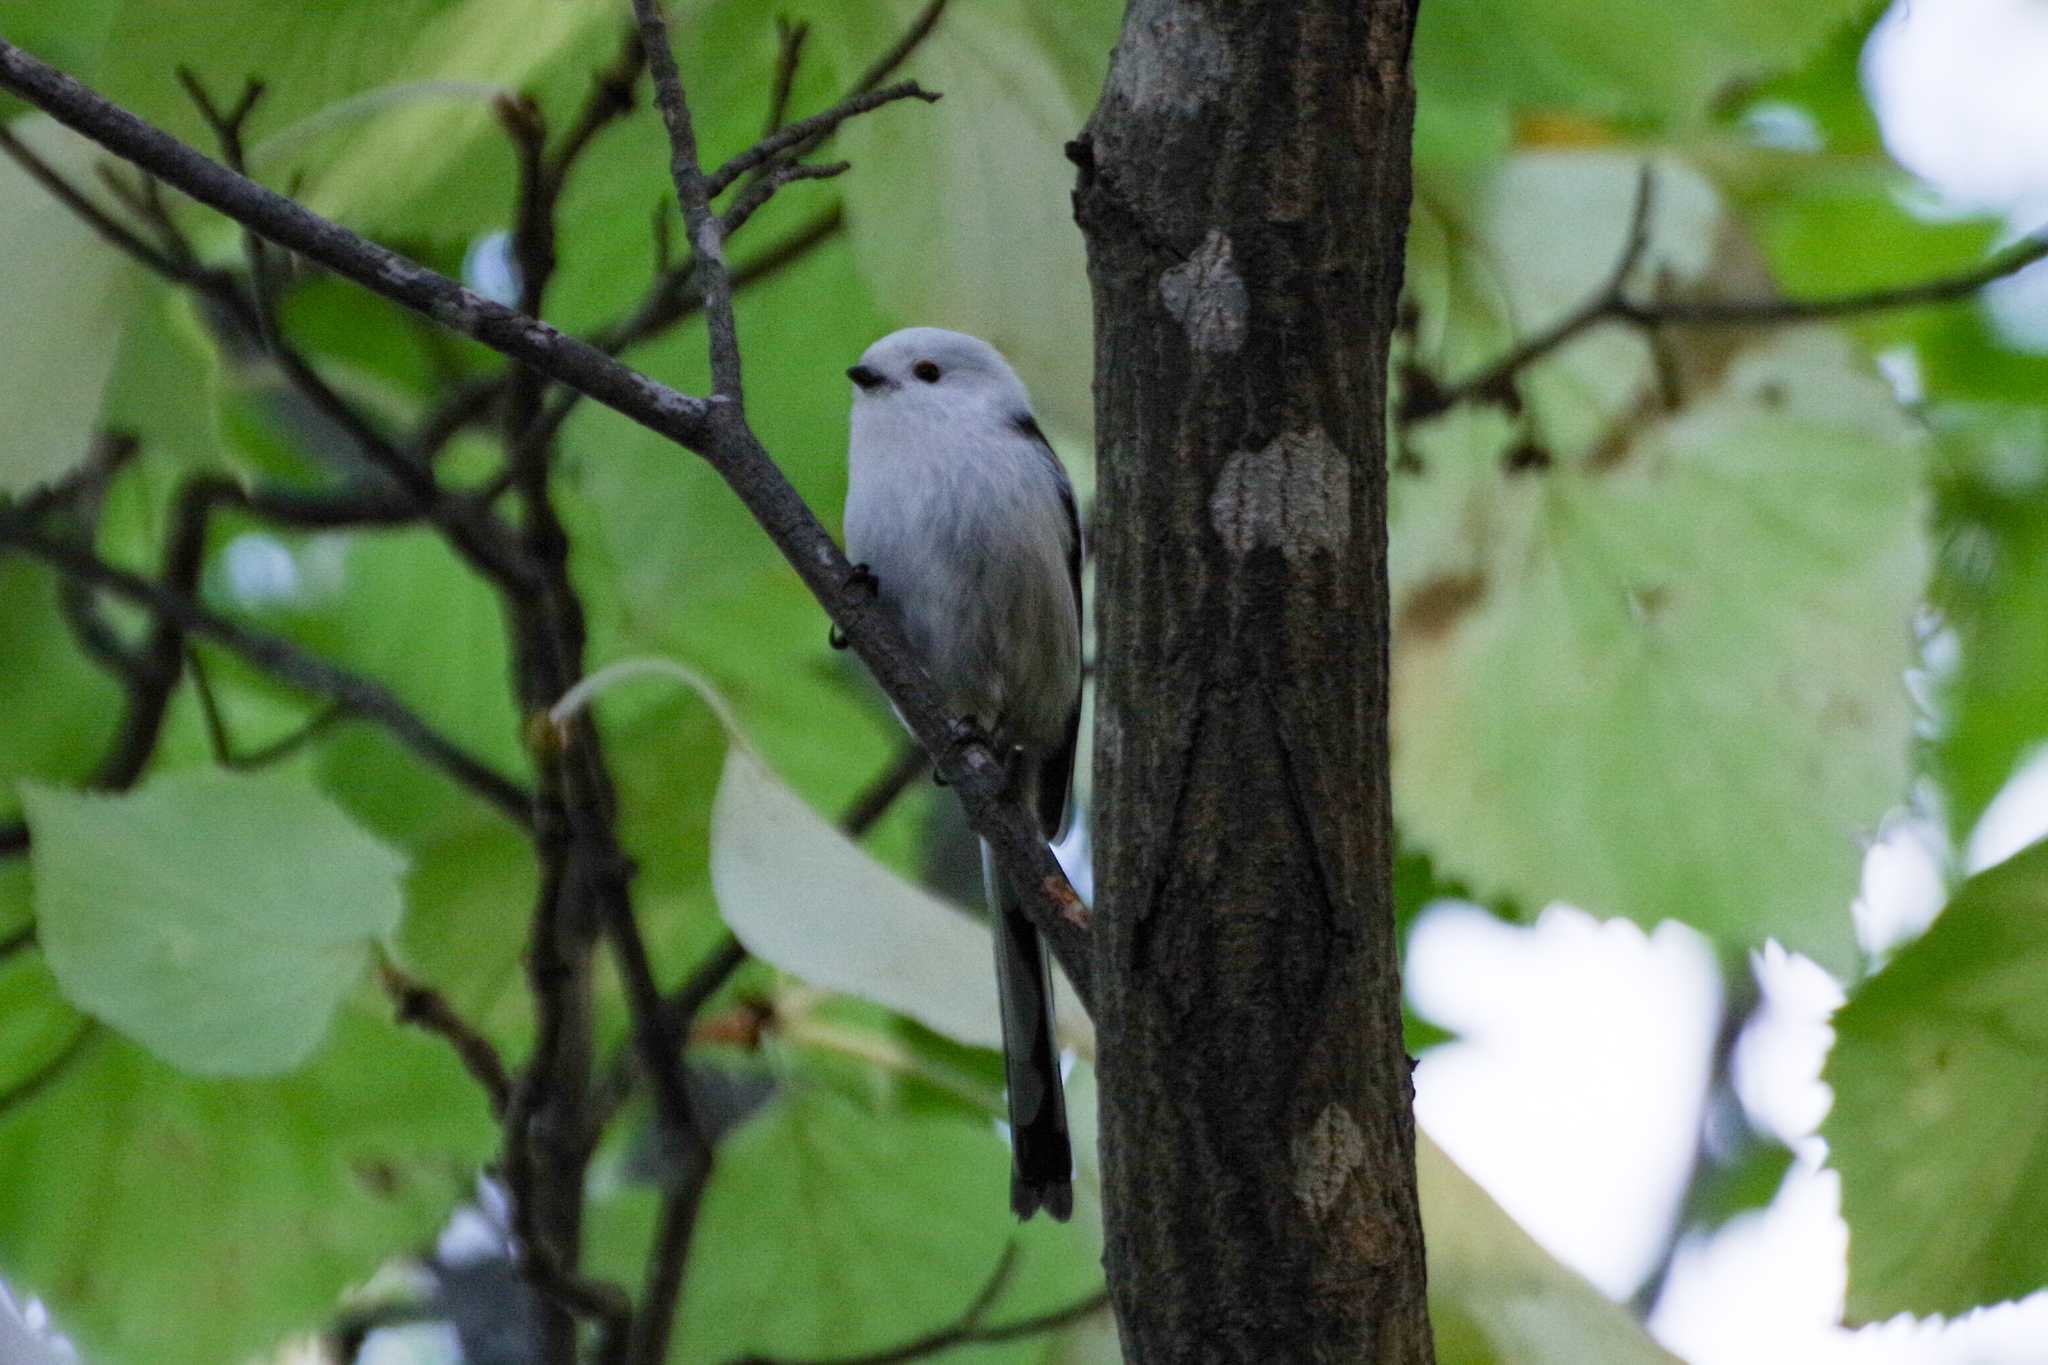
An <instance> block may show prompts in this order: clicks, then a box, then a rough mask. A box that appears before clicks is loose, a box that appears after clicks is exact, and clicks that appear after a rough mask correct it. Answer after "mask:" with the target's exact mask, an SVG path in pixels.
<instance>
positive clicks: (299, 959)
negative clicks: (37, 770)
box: [23, 770, 405, 1076]
mask: <svg viewBox="0 0 2048 1365" xmlns="http://www.w3.org/2000/svg"><path fill="white" fill-rule="evenodd" d="M23 795H24V796H25V797H26V800H27V807H28V822H29V830H30V833H31V834H32V835H33V836H34V843H33V844H32V845H31V847H30V850H29V856H30V859H31V860H32V867H33V869H34V874H35V906H36V932H37V936H38V940H39V942H40V943H41V944H42V947H43V950H44V951H45V952H46V953H48V955H49V960H50V966H51V968H52V969H53V970H54V971H55V972H56V975H57V980H58V982H59V984H60V985H62V987H63V989H64V994H65V995H66V996H67V997H68V998H69V999H70V1000H71V1002H72V1003H73V1004H75V1005H77V1006H78V1007H79V1008H80V1009H82V1010H84V1011H86V1012H87V1013H88V1014H91V1015H94V1016H96V1017H98V1018H100V1019H103V1020H105V1021H106V1022H107V1023H109V1024H112V1025H113V1026H114V1027H115V1028H117V1029H119V1030H121V1032H123V1033H125V1034H127V1035H128V1036H129V1037H131V1038H133V1039H135V1040H136V1041H137V1042H140V1043H141V1044H143V1046H145V1047H147V1048H148V1049H149V1050H150V1051H151V1052H153V1053H155V1054H156V1055H157V1056H159V1057H161V1058H163V1059H164V1060H165V1061H167V1062H169V1063H171V1064H172V1065H173V1066H176V1067H178V1068H180V1069H182V1070H185V1071H189V1072H192V1073H194V1074H196V1075H207V1076H264V1075H275V1074H277V1073H280V1072H283V1071H288V1070H290V1069H291V1068H293V1067H295V1066H297V1065H298V1064H299V1063H301V1062H303V1061H304V1060H305V1059H306V1057H307V1056H308V1055H310V1054H311V1053H312V1052H313V1050H314V1049H315V1048H316V1047H318V1046H319V1044H320V1040H321V1039H322V1038H323V1037H324V1036H325V1035H326V1033H327V1029H328V1024H329V1021H330V1020H331V1019H332V1017H333V1015H334V1011H335V1010H336V1009H337V1008H338V1007H339V1006H340V1004H341V1002H342V1000H343V998H344V997H345V996H346V995H347V994H348V993H349V991H350V990H351V989H353V988H354V987H355V985H356V984H357V983H358V982H359V981H360V979H361V977H362V974H363V970H364V967H365V966H366V964H367V963H368V960H369V954H370V948H371V945H372V944H373V943H374V942H375V941H376V940H378V939H380V938H383V937H386V936H388V935H389V934H390V933H391V932H392V931H393V930H395V929H396V928H397V927H398V920H399V915H400V913H401V909H402V906H401V902H400V898H399V879H400V877H401V875H402V874H403V872H404V870H405V864H404V862H403V860H402V859H400V858H399V857H398V855H396V854H395V853H393V852H392V851H391V850H390V849H388V848H386V847H385V846H384V845H382V844H380V843H378V842H377V841H376V840H375V839H372V838H371V837H370V836H369V835H367V834H365V833H364V832H363V831H362V830H361V829H360V828H358V827H357V826H356V825H355V824H353V823H352V822H351V821H350V820H349V819H348V817H347V816H345V815H343V814H342V812H341V811H340V810H338V809H336V808H335V807H334V805H333V804H332V803H331V802H329V801H328V800H327V799H326V798H325V797H323V796H321V795H320V794H319V793H318V792H317V791H316V790H315V789H314V788H313V786H312V784H311V783H310V782H308V781H307V780H306V779H305V778H304V777H303V776H301V775H299V774H297V773H294V772H290V771H279V772H273V773H262V774H255V775H250V776H232V775H228V774H225V773H220V772H211V771H205V770H200V771H196V772H186V773H176V774H172V775H170V776H166V777H160V778H158V779H156V780H155V781H153V782H151V783H149V784H148V785H147V786H145V787H142V788H139V789H137V790H135V791H133V792H130V793H127V794H125V795H121V796H108V795H99V794H94V793H80V792H68V791H62V790H59V789H56V788H52V787H39V786H29V787H26V788H24V791H23Z"/></svg>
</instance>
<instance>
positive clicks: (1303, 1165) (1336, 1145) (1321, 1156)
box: [1294, 1104, 1365, 1222]
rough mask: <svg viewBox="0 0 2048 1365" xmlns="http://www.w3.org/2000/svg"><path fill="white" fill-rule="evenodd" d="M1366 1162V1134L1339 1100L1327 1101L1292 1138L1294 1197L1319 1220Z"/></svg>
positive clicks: (1325, 1214) (1327, 1214)
mask: <svg viewBox="0 0 2048 1365" xmlns="http://www.w3.org/2000/svg"><path fill="white" fill-rule="evenodd" d="M1364 1163H1365V1134H1364V1133H1362V1132H1360V1131H1359V1128H1358V1121H1357V1120H1356V1119H1354V1118H1352V1117H1351V1115H1350V1114H1348V1113H1346V1112H1345V1110H1344V1107H1343V1106H1342V1105H1339V1104H1326V1105H1324V1106H1323V1110H1322V1112H1321V1113H1319V1114H1317V1115H1316V1117H1315V1122H1314V1123H1312V1124H1310V1125H1309V1128H1308V1131H1306V1132H1304V1133H1299V1134H1296V1135H1295V1139H1294V1197H1295V1198H1296V1199H1299V1200H1300V1201H1301V1204H1302V1207H1303V1208H1305V1209H1307V1210H1308V1211H1309V1215H1310V1216H1311V1217H1313V1218H1315V1219H1316V1220H1317V1221H1318V1222H1320V1221H1321V1220H1322V1219H1324V1218H1326V1217H1328V1216H1329V1213H1330V1211H1331V1210H1332V1209H1334V1208H1336V1207H1337V1205H1338V1202H1339V1201H1340V1200H1342V1199H1343V1197H1344V1187H1345V1186H1346V1185H1348V1184H1350V1183H1351V1175H1352V1173H1353V1172H1354V1171H1356V1170H1357V1169H1358V1168H1359V1167H1360V1166H1361V1165H1363V1164H1364Z"/></svg>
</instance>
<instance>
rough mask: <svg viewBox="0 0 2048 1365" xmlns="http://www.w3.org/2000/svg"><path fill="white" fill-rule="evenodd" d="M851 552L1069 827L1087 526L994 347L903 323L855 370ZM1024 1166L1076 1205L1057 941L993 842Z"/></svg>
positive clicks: (1057, 825)
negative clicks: (1006, 873)
mask: <svg viewBox="0 0 2048 1365" xmlns="http://www.w3.org/2000/svg"><path fill="white" fill-rule="evenodd" d="M846 374H847V377H848V378H850V379H851V380H853V383H854V394H853V436H852V441H851V444H850V445H849V447H848V451H847V462H848V466H849V479H848V484H847V490H846V551H847V554H848V556H849V557H850V558H851V559H852V560H853V561H854V562H855V563H856V564H858V565H860V566H862V567H863V568H864V569H866V570H867V571H868V572H869V573H870V574H872V575H873V578H874V582H875V588H876V592H877V594H878V596H879V601H880V603H881V605H882V608H883V609H884V610H885V611H887V612H889V613H890V614H891V615H892V616H894V617H895V618H896V621H897V622H898V624H900V625H901V626H902V628H903V632H904V634H905V635H906V636H907V637H908V638H909V641H910V645H911V648H912V649H914V650H915V651H917V653H918V655H919V657H920V658H921V659H922V660H923V662H924V666H925V668H926V669H927V670H928V671H929V672H930V673H931V676H932V681H933V682H934V683H936V684H937V685H938V690H939V695H940V697H941V699H942V700H943V702H944V704H945V705H946V706H947V707H948V708H949V709H950V710H951V711H952V712H953V714H955V715H957V716H960V717H962V718H963V719H965V720H968V721H971V722H972V723H973V724H974V725H976V726H978V727H979V728H980V729H981V731H982V732H983V733H984V734H986V735H987V736H988V738H989V740H990V742H991V744H992V745H993V746H994V747H995V749H996V752H997V753H998V754H1006V755H1008V756H1009V763H1010V781H1011V791H1012V793H1014V794H1016V795H1020V796H1023V797H1025V798H1027V799H1028V800H1030V802H1031V804H1032V808H1033V809H1034V810H1036V811H1037V813H1038V822H1039V826H1040V828H1041V829H1043V830H1044V832H1045V835H1046V837H1047V838H1048V839H1057V838H1059V836H1060V834H1061V833H1062V832H1063V830H1064V828H1065V825H1066V809H1067V791H1068V786H1069V784H1070V782H1071V780H1072V778H1073V771H1074V745H1075V740H1076V737H1077V735H1078V733H1079V729H1080V722H1081V527H1080V522H1079V520H1078V518H1077V517H1076V516H1075V512H1074V492H1073V487H1072V485H1070V484H1069V483H1068V481H1067V472H1066V470H1065V469H1064V468H1063V467H1062V466H1061V465H1060V461H1059V456H1057V455H1055V454H1054V453H1053V449H1052V447H1051V445H1049V444H1048V443H1047V442H1046V439H1045V434H1044V433H1043V432H1041V431H1040V430H1039V428H1038V422H1037V419H1036V418H1034V417H1033V416H1032V414H1031V397H1030V395H1029V394H1027V393H1026V392H1025V391H1024V385H1023V383H1022V382H1021V381H1020V380H1019V379H1018V378H1017V376H1016V374H1015V372H1013V371H1012V370H1011V369H1010V367H1009V365H1008V363H1007V362H1005V361H1004V359H1003V357H1002V356H1001V355H1000V354H999V353H997V351H996V349H995V347H993V346H991V345H989V344H988V343H987V342H985V341H982V340H980V339H978V338H976V337H971V336H966V335H963V334H962V333H959V332H947V331H941V330H940V329H938V328H936V327H911V328H907V329H905V330H903V331H900V332H892V333H891V334H890V335H888V336H885V337H883V338H882V339H881V340H880V341H877V342H876V343H875V344H874V345H872V346H870V347H868V349H867V353H866V354H865V355H863V356H861V358H860V363H859V364H858V365H855V366H853V367H852V368H851V369H849V370H848V371H847V372H846ZM981 857H982V873H983V878H984V881H985V882H986V884H987V887H988V893H989V898H990V911H991V914H992V915H993V918H994V925H993V927H994V930H995V940H996V984H997V988H998V995H999V997H1000V999H1001V1005H1002V1010H1001V1012H1002V1025H1003V1064H1004V1073H1005V1076H1006V1078H1007V1080H1008V1082H1009V1097H1010V1133H1011V1144H1012V1153H1013V1156H1014V1169H1013V1172H1012V1175H1011V1181H1010V1205H1011V1207H1012V1208H1013V1209H1015V1210H1016V1213H1017V1216H1018V1217H1019V1218H1029V1217H1030V1216H1031V1215H1032V1214H1033V1213H1035V1212H1037V1211H1038V1210H1039V1209H1041V1208H1042V1209H1044V1210H1045V1211H1046V1212H1047V1213H1048V1214H1050V1215H1051V1216H1052V1217H1054V1218H1056V1219H1060V1220H1065V1219H1066V1218H1067V1217H1068V1216H1069V1214H1071V1213H1072V1211H1073V1206H1074V1188H1073V1168H1074V1159H1073V1148H1072V1143H1071V1142H1070V1140H1069V1138H1068V1135H1067V1113H1066V1099H1065V1096H1064V1094H1063V1093H1062V1091H1061V1087H1060V1073H1059V1055H1058V1053H1057V1052H1056V1051H1055V1049H1054V1046H1053V1038H1052V989H1051V979H1050V968H1049V966H1048V964H1047V960H1046V952H1045V945H1044V944H1043V943H1042V942H1041V941H1040V939H1039V936H1038V931H1037V930H1036V929H1035V928H1033V927H1032V924H1031V921H1030V920H1029V919H1027V918H1026V917H1025V915H1024V912H1023V910H1022V908H1021V905H1022V902H1021V899H1020V898H1019V897H1018V896H1017V894H1016V892H1015V891H1014V889H1013V888H1012V887H1011V886H1010V885H1009V884H1008V882H1007V880H1006V879H1005V878H1004V877H1003V876H1002V874H1001V873H1000V872H999V871H997V869H996V867H995V865H994V861H993V859H992V858H991V857H990V855H989V850H988V846H987V845H986V844H983V845H982V851H981Z"/></svg>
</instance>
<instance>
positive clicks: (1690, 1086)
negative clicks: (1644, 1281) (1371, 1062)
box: [1407, 902, 1721, 1298]
mask: <svg viewBox="0 0 2048 1365" xmlns="http://www.w3.org/2000/svg"><path fill="white" fill-rule="evenodd" d="M1407 971H1408V981H1409V992H1410V995H1411V997H1412V998H1413V1000H1414V1002H1415V1007H1416V1009H1417V1010H1418V1011H1420V1012H1421V1013H1422V1014H1423V1015H1425V1016H1427V1017H1428V1018H1430V1019H1433V1020H1435V1021H1436V1022H1438V1023H1440V1024H1443V1025H1444V1026H1445V1027H1448V1028H1451V1029H1453V1030H1455V1031H1456V1032H1457V1033H1458V1034H1459V1035H1460V1037H1459V1039H1458V1041H1456V1042H1453V1043H1448V1044H1445V1045H1444V1046H1442V1047H1438V1048H1433V1049H1431V1050H1430V1052H1429V1054H1428V1055H1427V1056H1426V1057H1424V1058H1423V1060H1422V1065H1421V1066H1420V1067H1419V1068H1418V1069H1417V1070H1416V1073H1415V1090H1416V1098H1415V1109H1416V1114H1417V1116H1418V1117H1419V1118H1420V1119H1421V1121H1422V1124H1423V1126H1424V1127H1426V1128H1427V1129H1428V1130H1429V1132H1430V1134H1431V1135H1432V1136H1433V1137H1435V1138H1436V1140H1437V1141H1438V1142H1439V1143H1440V1144H1442V1146H1443V1147H1444V1149H1445V1150H1446V1151H1447V1152H1449V1153H1450V1155H1451V1157H1452V1159H1453V1160H1455V1161H1456V1162H1457V1163H1458V1164H1459V1165H1460V1166H1463V1167H1464V1168H1465V1169H1466V1170H1467V1171H1469V1172H1470V1173H1471V1174H1472V1176H1473V1177H1474V1178H1475V1179H1477V1180H1478V1181H1480V1183H1482V1184H1484V1185H1485V1186H1486V1188H1487V1190H1488V1191H1489V1192H1490V1193H1491V1194H1492V1195H1493V1196H1494V1197H1495V1198H1496V1199H1498V1200H1500V1202H1501V1204H1502V1205H1503V1206H1505V1207H1506V1209H1507V1211H1508V1212H1509V1213H1510V1214H1511V1215H1513V1216H1514V1218H1515V1220H1516V1221H1517V1222H1519V1223H1521V1224H1522V1226H1523V1227H1525V1228H1527V1229H1528V1230H1529V1232H1530V1233H1531V1234H1532V1235H1534V1236H1535V1238H1536V1239H1537V1240H1538V1241H1540V1242H1541V1243H1543V1245H1544V1246H1546V1247H1548V1248H1549V1249H1550V1250H1551V1251H1552V1252H1554V1253H1555V1254H1556V1255H1557V1256H1558V1257H1559V1258H1560V1259H1562V1260H1563V1261H1564V1262H1565V1263H1566V1264H1568V1265H1570V1266H1572V1267H1573V1268H1574V1269H1576V1270H1578V1271H1579V1272H1580V1273H1582V1274H1584V1275H1585V1276H1586V1277H1587V1278H1588V1279H1590V1280H1591V1281H1592V1282H1593V1283H1594V1284H1595V1285H1596V1286H1598V1287H1599V1288H1600V1289H1601V1290H1602V1291H1604V1292H1606V1293H1607V1294H1610V1295H1612V1296H1614V1297H1617V1298H1619V1297H1622V1296H1624V1295H1626V1294H1628V1293H1629V1292H1630V1291H1631V1290H1633V1289H1634V1288H1635V1286H1636V1283H1637V1282H1638V1281H1639V1280H1640V1279H1641V1278H1642V1276H1643V1275H1644V1273H1645V1272H1646V1271H1648V1270H1649V1269H1650V1266H1651V1263H1652V1261H1653V1260H1654V1259H1655V1257H1656V1255H1657V1253H1658V1250H1659V1249H1660V1247H1661V1246H1662V1243H1663V1238H1664V1236H1665V1230H1666V1228H1667V1227H1668V1225H1669V1220H1670V1218H1671V1217H1672V1216H1673V1214H1674V1212H1675V1207H1674V1206H1675V1201H1676V1200H1677V1198H1678V1196H1679V1193H1680V1187H1681V1185H1682V1183H1683V1181H1684V1179H1685V1176H1686V1171H1687V1164H1688V1162H1689V1160H1690V1157H1691V1154H1692V1151H1693V1147H1694V1143H1695V1139H1696V1135H1697V1134H1698V1132H1699V1124H1700V1118H1701V1115H1700V1101H1701V1098H1702V1096H1703V1095H1704V1093H1705V1090H1706V1084H1707V1068H1708V1064H1709V1050H1710V1048H1711V1046H1712V1043H1713V1036H1714V1028H1715V1024H1716V1021H1717V1018H1718V1015H1719V1011H1720V990H1721V985H1720V977H1719V974H1718V972H1717V971H1716V969H1715V967H1714V962H1713V956H1712V953H1711V952H1710V950H1709V949H1708V948H1707V946H1706V943H1705V941H1704V940H1703V939H1701V938H1700V936H1699V935H1698V934H1696V933H1694V932H1693V931H1692V930H1690V929H1687V928H1684V927H1682V926H1680V925H1676V924H1665V925H1662V926H1660V927H1659V928H1658V930H1657V931H1656V932H1655V933H1654V934H1649V935H1646V934H1644V933H1643V931H1642V930H1641V929H1639V928H1637V927H1636V926H1635V925H1634V924H1630V923H1628V922H1626V921H1618V920H1617V921H1610V922H1608V923H1605V924H1602V923H1600V922H1598V921H1596V920H1594V919H1593V918H1592V917H1591V916H1589V915H1586V914H1585V913H1583V912H1581V911H1578V910H1573V909H1569V908H1566V907H1562V906H1559V907H1553V908H1552V909H1550V910H1547V911H1545V912H1544V913H1543V915H1542V917H1541V918H1540V919H1538V920H1537V922H1536V924H1535V925H1534V926H1533V927H1528V928H1524V927H1520V926H1516V925H1511V924H1504V923H1502V922H1501V921H1499V920H1497V919H1495V918H1494V917H1493V916H1491V915H1489V914H1487V913H1486V912H1485V911H1483V910H1480V909H1477V908H1476V907H1473V906H1468V905H1459V904H1456V903H1450V902H1446V903H1444V904H1443V905H1440V906H1438V907H1435V908H1432V909H1430V910H1428V911H1426V912H1425V913H1424V915H1423V917H1422V918H1421V919H1420V920H1419V921H1418V922H1417V923H1416V925H1415V929H1414V931H1413V934H1412V936H1411V937H1410V939H1409V945H1408V966H1407Z"/></svg>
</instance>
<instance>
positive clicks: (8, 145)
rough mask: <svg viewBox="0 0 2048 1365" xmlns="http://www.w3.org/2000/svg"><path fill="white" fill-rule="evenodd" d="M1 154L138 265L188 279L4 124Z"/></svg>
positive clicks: (1, 125)
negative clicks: (10, 159) (11, 160)
mask: <svg viewBox="0 0 2048 1365" xmlns="http://www.w3.org/2000/svg"><path fill="white" fill-rule="evenodd" d="M0 152H5V153H7V155H8V156H9V157H11V158H13V160H14V163H15V164H16V165H17V166H20V167H21V168H22V170H24V171H26V172H28V175H29V178H30V179H32V180H34V181H35V182H36V183H37V184H39V185H41V186H42V187H43V188H44V189H46V190H48V191H49V192H50V194H51V195H52V196H53V197H55V198H56V199H57V200H58V201H59V202H61V203H62V204H63V205H64V206H65V207H66V208H68V209H70V210H71V212H72V213H74V214H76V215H77V216H78V218H79V219H80V220H81V221H83V222H84V223H85V224H86V226H88V227H90V228H91V229H92V230H93V231H94V232H97V233H98V234H99V235H100V236H101V237H102V238H104V239H105V240H106V241H108V242H110V243H112V244H113V245H114V246H115V247H116V248H117V249H119V250H120V251H122V252H125V253H126V254H127V255H129V256H132V257H134V258H135V259H136V260H137V261H140V262H141V263H142V264H143V265H145V266H147V267H148V268H149V269H150V270H152V271H154V272H155V273H156V274H159V275H162V276H163V277H164V278H165V279H170V280H182V279H184V277H185V272H184V267H183V266H182V265H180V264H179V263H178V262H177V261H175V260H172V259H171V257H170V256H168V255H166V254H165V253H164V252H162V251H160V250H158V249H157V248H156V247H153V246H151V245H150V244H149V243H148V242H145V241H143V240H142V239H141V238H140V237H138V236H136V235H135V234H134V233H133V232H131V231H129V230H128V228H127V227H125V226H124V225H122V224H121V223H119V222H116V221H115V220H114V218H113V216H112V215H110V214H108V213H107V212H106V211H105V210H104V209H102V208H101V207H100V206H99V205H98V204H95V203H93V202H92V200H90V199H88V198H87V197H86V196H85V194H84V193H83V192H82V191H81V190H79V188H78V187H77V186H75V185H73V184H72V183H71V182H70V181H69V180H66V179H65V178H64V177H63V175H61V174H60V173H59V172H58V171H57V169H56V167H54V166H52V165H50V163H49V162H47V161H45V160H43V159H42V158H41V157H39V156H37V155H36V154H35V153H34V152H33V151H31V150H30V149H29V147H28V146H27V144H25V143H23V142H22V140H21V139H20V138H18V137H16V136H15V135H14V134H13V133H12V132H9V131H8V129H7V125H6V124H4V123H0Z"/></svg>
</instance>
